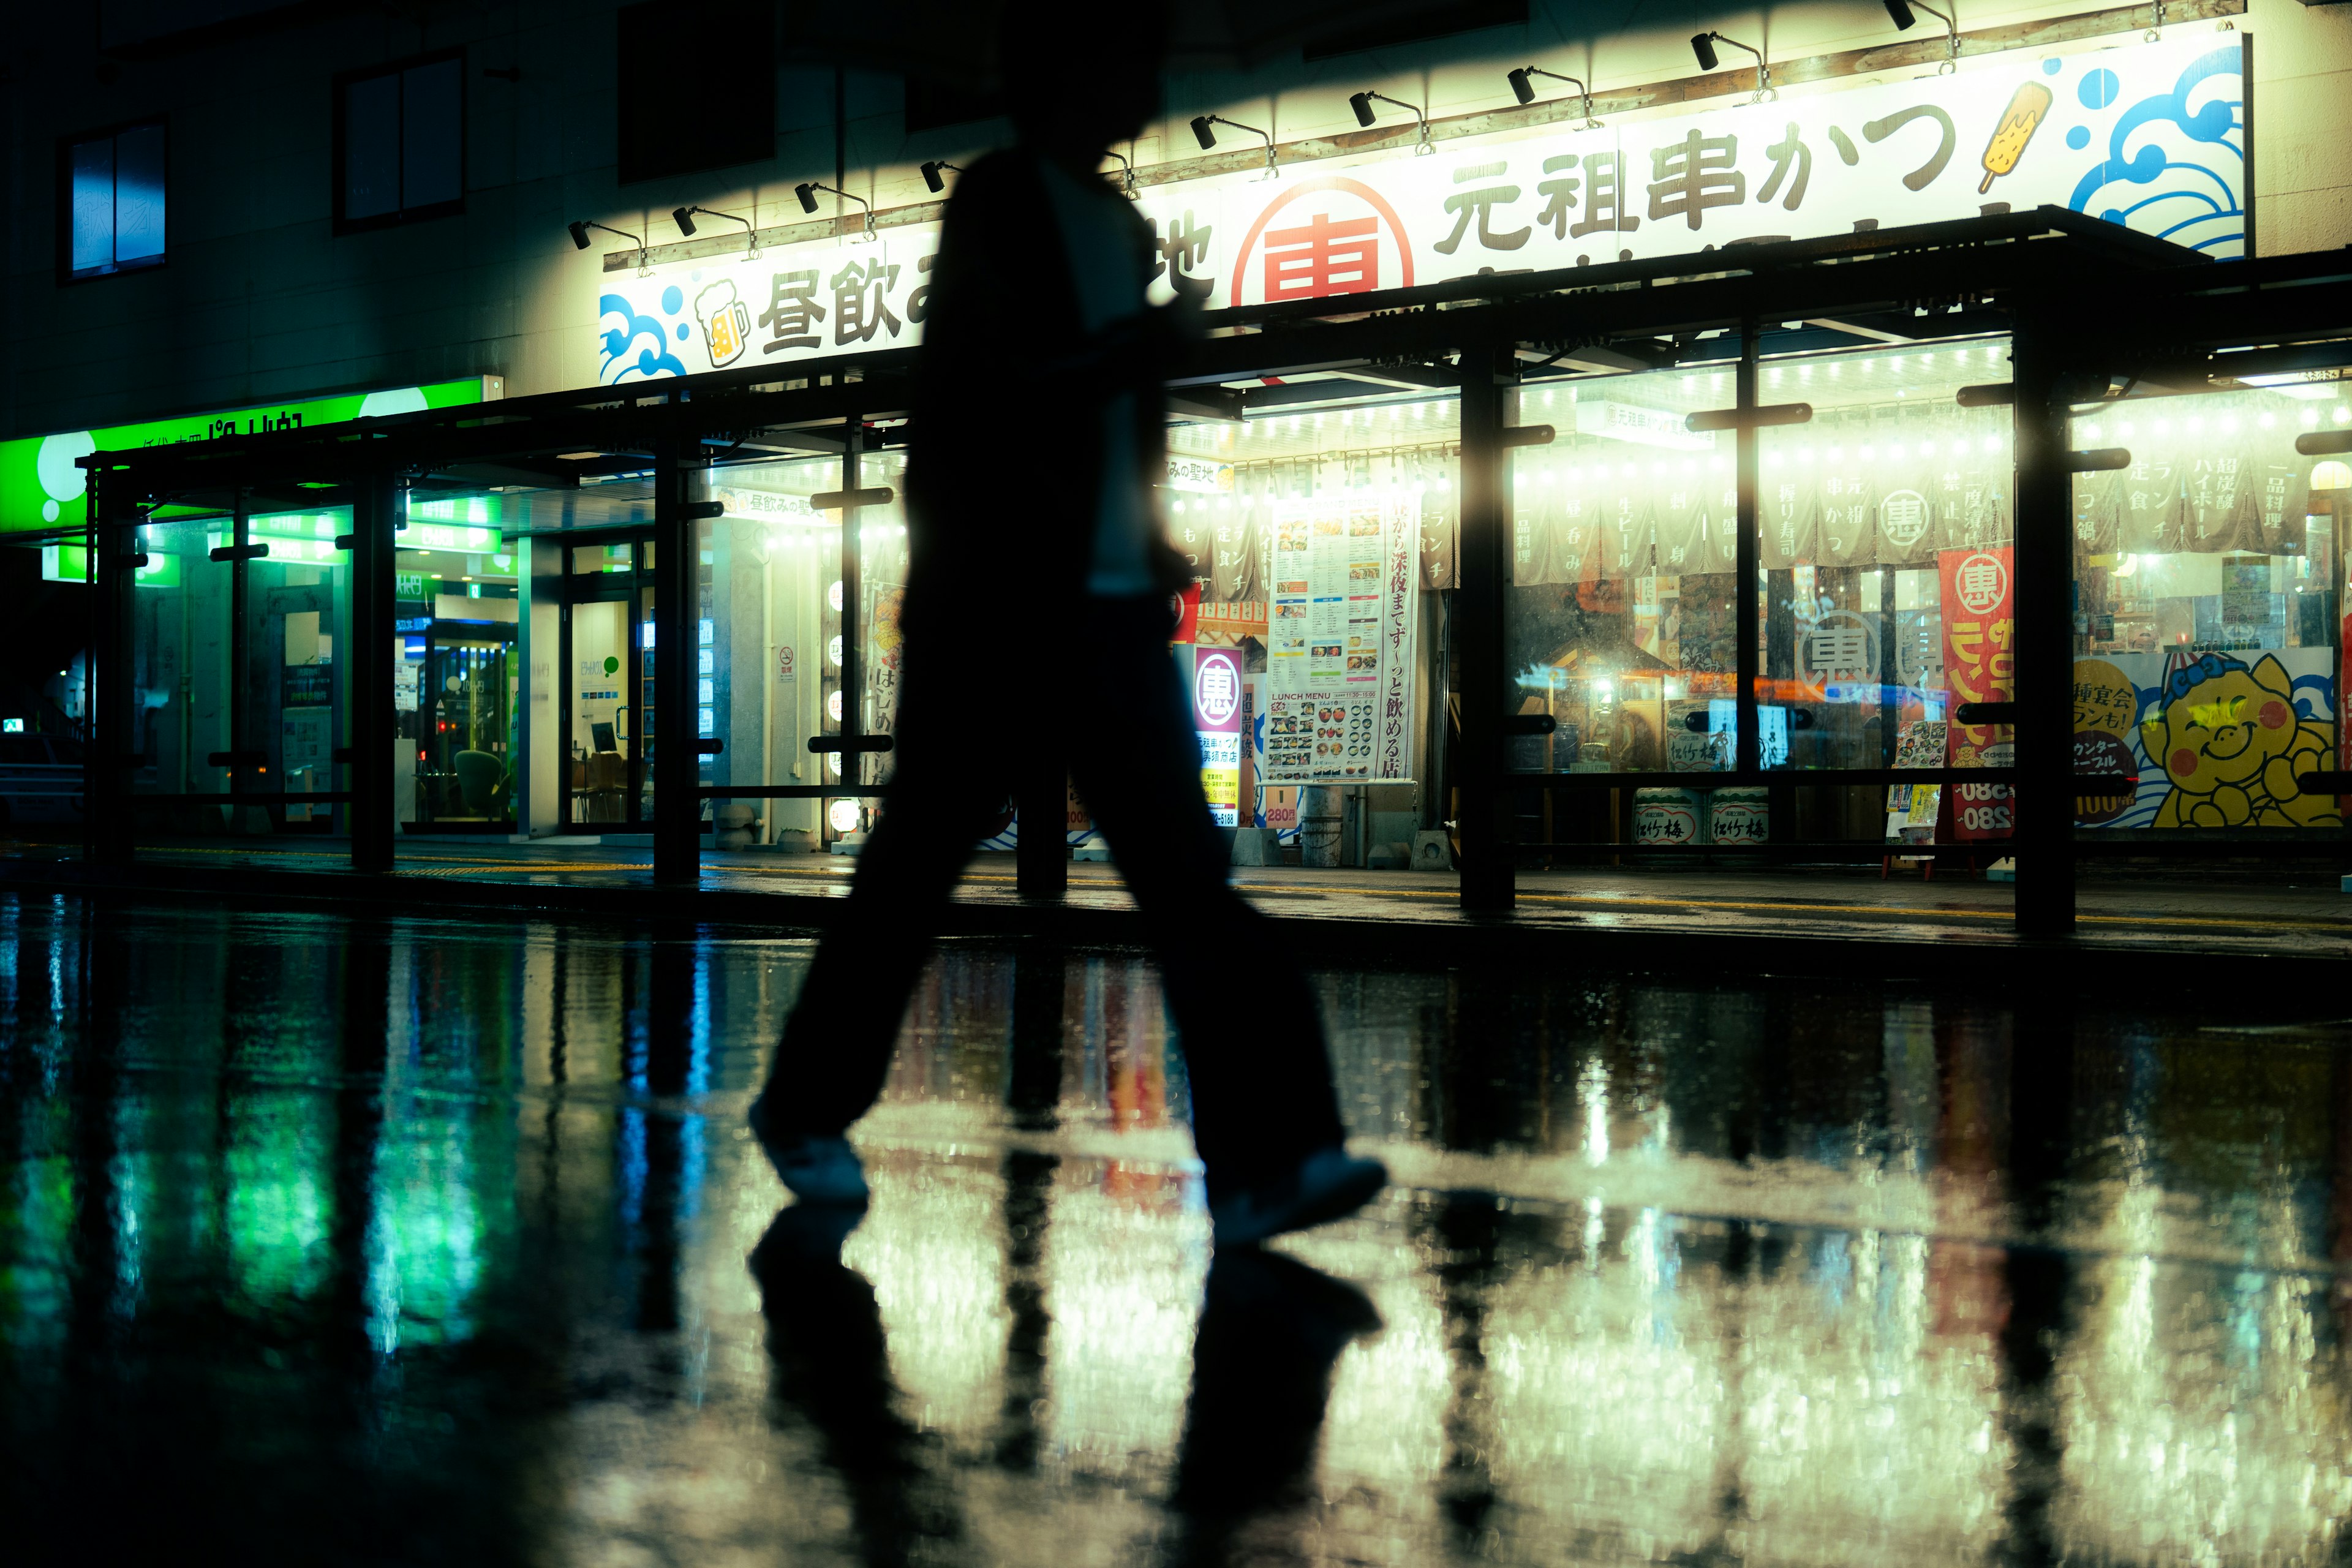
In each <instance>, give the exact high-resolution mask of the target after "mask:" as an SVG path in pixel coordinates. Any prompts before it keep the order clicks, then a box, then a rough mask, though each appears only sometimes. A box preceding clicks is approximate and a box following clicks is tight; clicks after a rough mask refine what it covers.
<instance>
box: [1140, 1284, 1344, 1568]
mask: <svg viewBox="0 0 2352 1568" xmlns="http://www.w3.org/2000/svg"><path fill="white" fill-rule="evenodd" d="M1380 1326H1381V1316H1380V1314H1379V1313H1378V1312H1377V1311H1375V1310H1373V1309H1372V1304H1371V1302H1370V1300H1367V1299H1366V1298H1365V1296H1364V1293H1363V1292H1362V1291H1360V1290H1359V1289H1356V1288H1355V1287H1354V1286H1353V1285H1349V1284H1346V1283H1344V1282H1342V1281H1340V1280H1338V1279H1332V1278H1331V1277H1330V1276H1329V1275H1328V1274H1323V1273H1319V1272H1318V1271H1317V1270H1315V1269H1312V1268H1308V1267H1307V1265H1305V1264H1304V1263H1301V1262H1299V1261H1298V1260H1297V1258H1287V1257H1285V1256H1283V1255H1282V1254H1280V1253H1276V1252H1260V1251H1256V1250H1254V1249H1245V1250H1238V1251H1225V1252H1220V1253H1218V1254H1217V1256H1216V1260H1215V1261H1214V1262H1213V1264H1212V1265H1211V1266H1210V1268H1209V1287H1208V1291H1207V1300H1206V1302H1205V1304H1204V1305H1203V1306H1202V1311H1201V1330H1200V1333H1199V1335H1198V1336H1197V1337H1196V1338H1195V1339H1194V1341H1193V1343H1192V1405H1191V1406H1190V1407H1189V1408H1188V1409H1187V1410H1186V1412H1185V1415H1184V1441H1183V1447H1182V1448H1181V1450H1180V1451H1179V1452H1178V1455H1177V1459H1176V1490H1175V1495H1174V1496H1172V1497H1171V1498H1170V1499H1169V1507H1170V1509H1171V1510H1172V1511H1174V1512H1175V1513H1176V1515H1177V1516H1178V1517H1179V1518H1180V1519H1181V1521H1183V1537H1182V1549H1181V1551H1180V1552H1178V1553H1177V1560H1178V1561H1179V1562H1182V1563H1224V1562H1226V1561H1228V1560H1229V1559H1231V1558H1234V1557H1251V1556H1255V1555H1256V1554H1257V1553H1258V1552H1261V1551H1263V1552H1265V1554H1266V1555H1267V1556H1269V1557H1287V1556H1288V1553H1286V1552H1282V1551H1280V1550H1279V1546H1278V1542H1275V1541H1268V1540H1264V1539H1260V1538H1262V1537H1265V1536H1268V1535H1279V1534H1281V1533H1283V1532H1284V1531H1285V1530H1286V1526H1290V1525H1296V1524H1297V1523H1300V1522H1303V1521H1300V1520H1299V1519H1298V1518H1297V1514H1298V1513H1299V1512H1300V1510H1303V1508H1304V1507H1305V1505H1306V1504H1307V1502H1308V1501H1309V1500H1310V1499H1309V1495H1308V1490H1307V1479H1308V1474H1309V1471H1310V1470H1311V1469H1312V1468H1313V1466H1314V1462H1315V1447H1316V1442H1317V1440H1318V1438H1319V1437H1320V1436H1321V1435H1322V1431H1323V1415H1324V1409H1325V1406H1326V1405H1328V1402H1329V1400H1330V1397H1331V1371H1332V1368H1333V1367H1335V1366H1336V1365H1337V1364H1338V1363H1339V1352H1341V1351H1343V1350H1346V1349H1347V1348H1348V1345H1349V1342H1350V1341H1352V1340H1355V1339H1357V1338H1359V1337H1360V1336H1361V1335H1364V1334H1368V1333H1370V1332H1372V1331H1374V1330H1376V1329H1378V1328H1379V1327H1380Z"/></svg>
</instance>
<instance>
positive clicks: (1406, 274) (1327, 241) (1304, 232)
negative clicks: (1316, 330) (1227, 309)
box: [1230, 174, 1412, 305]
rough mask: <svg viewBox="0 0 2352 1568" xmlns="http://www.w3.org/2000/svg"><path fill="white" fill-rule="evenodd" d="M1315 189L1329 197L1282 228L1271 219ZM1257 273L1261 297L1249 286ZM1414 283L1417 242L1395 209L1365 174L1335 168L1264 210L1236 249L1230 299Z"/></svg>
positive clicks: (1313, 295) (1319, 294)
mask: <svg viewBox="0 0 2352 1568" xmlns="http://www.w3.org/2000/svg"><path fill="white" fill-rule="evenodd" d="M1312 195H1320V196H1322V197H1323V198H1324V199H1323V200H1321V201H1317V202H1308V203H1307V208H1312V209H1313V210H1311V211H1309V210H1306V209H1301V210H1300V211H1298V212H1297V213H1294V214H1292V215H1291V216H1290V218H1289V220H1288V221H1286V222H1285V223H1283V224H1282V225H1281V226H1279V227H1270V225H1272V224H1273V223H1274V220H1275V218H1276V216H1277V215H1279V214H1281V213H1282V212H1283V211H1284V210H1285V209H1286V208H1288V207H1290V206H1291V205H1293V204H1294V203H1297V202H1300V201H1302V200H1304V198H1306V197H1307V196H1312ZM1261 241H1263V244H1261V243H1260V242H1261ZM1253 258H1256V262H1257V266H1258V270H1257V271H1256V272H1255V273H1253V272H1252V270H1251V266H1252V260H1253ZM1391 268H1393V273H1392V274H1391ZM1253 278H1255V279H1256V280H1257V285H1258V287H1257V289H1255V293H1256V294H1257V295H1258V296H1259V300H1248V299H1247V298H1246V294H1247V293H1248V292H1249V290H1247V289H1245V285H1247V284H1248V283H1249V282H1250V281H1251V279H1253ZM1410 288H1412V241H1411V240H1410V239H1408V238H1406V237H1405V232H1404V222H1403V220H1402V219H1401V218H1399V217H1398V216H1397V213H1396V208H1394V207H1392V206H1391V205H1389V203H1388V198H1387V197H1385V196H1383V195H1381V194H1380V192H1378V191H1376V190H1374V189H1372V187H1371V186H1370V185H1368V184H1364V183H1363V182H1362V181H1360V180H1351V179H1349V178H1348V177H1347V176H1346V175H1344V174H1333V175H1330V176H1328V177H1327V178H1324V179H1320V180H1309V181H1307V183H1306V184H1303V185H1299V186H1297V188H1295V189H1293V190H1289V191H1286V192H1284V193H1283V194H1282V195H1280V196H1278V197H1276V199H1275V200H1274V201H1272V202H1269V203H1268V204H1266V208H1265V211H1264V212H1262V213H1260V214H1258V215H1257V221H1256V222H1255V223H1253V224H1252V225H1250V227H1249V233H1248V234H1247V235H1246V236H1244V237H1243V239H1242V244H1241V248H1240V249H1239V250H1238V251H1236V252H1235V253H1234V287H1233V294H1232V299H1231V301H1230V302H1231V303H1233V304H1235V305H1240V304H1244V303H1257V302H1260V301H1261V300H1262V301H1263V302H1264V303H1265V304H1269V305H1271V304H1276V303H1279V302H1280V301H1282V300H1321V299H1326V298H1328V297H1329V296H1331V295H1334V294H1369V293H1371V292H1372V291H1373V290H1375V289H1410Z"/></svg>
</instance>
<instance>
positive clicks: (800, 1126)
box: [754, 659, 1002, 1138]
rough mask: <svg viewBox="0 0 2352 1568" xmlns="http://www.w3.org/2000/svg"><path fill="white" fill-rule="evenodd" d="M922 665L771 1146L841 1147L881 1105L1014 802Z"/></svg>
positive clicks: (794, 1030)
mask: <svg viewBox="0 0 2352 1568" xmlns="http://www.w3.org/2000/svg"><path fill="white" fill-rule="evenodd" d="M916 662H917V661H915V660H913V659H910V660H909V665H910V668H909V671H908V685H907V687H906V688H905V697H904V700H902V702H901V704H900V708H899V724H898V731H897V733H898V740H899V751H898V759H899V761H898V771H897V773H895V775H894V776H893V779H892V782H891V794H890V796H889V798H888V801H887V804H886V805H884V807H883V811H882V817H881V820H880V821H879V822H878V823H877V824H876V825H875V828H874V831H873V833H872V835H871V836H870V837H868V838H867V839H866V847H865V848H864V849H863V850H862V851H861V852H860V853H859V855H858V861H857V870H856V876H855V878H854V879H852V881H851V883H850V889H849V897H848V898H847V899H846V900H845V901H844V907H843V909H842V911H841V919H840V921H838V922H837V923H836V924H835V926H834V927H833V928H832V929H831V930H830V931H826V932H825V934H824V938H823V939H822V940H821V941H819V942H818V943H817V950H816V956H815V958H814V960H813V961H812V962H811V963H810V965H809V972H808V977H807V979H806V980H805V981H803V983H802V985H801V993H800V996H799V998H798V1000H797V1001H796V1002H795V1003H794V1004H793V1012H792V1016H791V1017H790V1018H789V1019H787V1020H786V1021H785V1024H784V1033H783V1038H782V1041H781V1042H780V1043H779V1044H778V1046H777V1047H776V1055H775V1059H774V1060H773V1061H772V1063H771V1064H770V1067H769V1071H768V1082H767V1086H766V1088H764V1089H762V1090H761V1094H760V1099H759V1101H758V1103H757V1105H756V1106H755V1108H754V1125H755V1127H757V1128H758V1130H759V1131H760V1132H761V1136H762V1137H768V1138H787V1137H819V1138H830V1137H837V1136H839V1135H840V1134H841V1133H842V1132H843V1131H845V1130H846V1129H847V1128H848V1126H849V1124H850V1123H851V1122H853V1121H856V1120H857V1119H858V1118H859V1117H860V1116H863V1115H864V1114H865V1113H866V1109H867V1108H868V1107H869V1106H871V1105H872V1104H873V1103H874V1100H875V1098H876V1096H877V1095H878V1094H880V1093H881V1091H882V1080H883V1078H884V1076H885V1075H886V1074H887V1072H888V1070H889V1066H890V1050H891V1047H892V1046H893V1045H895V1044H896V1043H897V1040H898V1027H899V1025H900V1024H901V1023H902V1022H903V1021H904V1020H905V1017H906V1013H907V1002H908V998H909V997H910V996H911V995H912V994H914V989H915V983H916V981H917V980H918V979H919V978H920V976H921V974H922V970H923V963H924V961H925V960H926V959H927V958H928V957H929V954H930V951H931V940H932V932H933V930H934V928H935V926H936V925H937V923H938V920H939V913H940V909H941V908H942V907H943V906H944V905H945V904H946V902H947V900H948V895H949V894H950V892H951V891H953V890H954V888H955V884H956V881H957V879H959V878H960V877H961V875H962V874H963V868H964V866H965V864H966V862H967V861H968V860H969V859H970V858H971V851H972V846H973V845H974V844H976V843H977V842H979V840H980V837H981V836H982V833H984V832H985V831H986V830H987V826H988V821H989V816H990V813H991V812H992V810H993V809H994V808H995V806H996V805H997V804H998V802H997V799H996V798H995V797H996V796H997V795H1001V793H1002V790H1001V787H1000V786H998V785H997V784H994V783H992V770H991V769H990V768H988V767H987V766H986V765H985V763H975V761H974V752H973V751H972V749H971V748H970V747H967V746H964V745H962V744H961V743H960V742H959V741H958V738H957V737H958V730H957V727H956V723H955V720H954V717H953V709H952V706H951V702H952V698H951V696H950V694H948V693H945V692H941V691H940V690H939V686H940V682H938V681H935V680H924V681H923V683H922V684H921V685H917V684H916V681H917V680H918V679H920V678H919V677H918V676H917V675H916V673H915V671H914V668H912V666H913V665H914V664H915V663H916Z"/></svg>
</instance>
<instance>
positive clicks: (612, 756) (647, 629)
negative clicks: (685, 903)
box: [561, 534, 655, 833]
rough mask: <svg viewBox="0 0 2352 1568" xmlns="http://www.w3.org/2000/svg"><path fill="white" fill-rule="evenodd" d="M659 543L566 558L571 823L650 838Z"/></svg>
mask: <svg viewBox="0 0 2352 1568" xmlns="http://www.w3.org/2000/svg"><path fill="white" fill-rule="evenodd" d="M654 569H655V563H654V542H653V540H652V538H651V537H650V536H648V535H645V534H635V535H630V536H627V537H624V538H617V539H605V540H601V541H599V542H595V543H591V544H576V545H573V546H572V547H571V548H569V549H568V550H567V551H566V552H565V560H564V575H563V647H562V658H561V662H562V670H563V679H562V700H563V709H564V713H565V715H566V717H565V720H564V731H563V742H564V746H565V752H566V754H565V761H564V766H563V769H562V779H563V792H564V796H565V804H564V807H563V822H564V826H566V828H567V829H569V830H571V831H573V832H589V833H593V832H595V831H598V830H599V829H603V830H605V831H622V832H650V831H651V830H652V827H653V819H654V771H653V760H654V759H653V724H654V703H653V696H654V637H655V633H654V618H653V617H654Z"/></svg>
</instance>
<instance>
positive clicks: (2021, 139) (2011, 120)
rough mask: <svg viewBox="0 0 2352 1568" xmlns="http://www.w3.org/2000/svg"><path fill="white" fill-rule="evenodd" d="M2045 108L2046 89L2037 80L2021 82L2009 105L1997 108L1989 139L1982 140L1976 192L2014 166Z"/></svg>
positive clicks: (2047, 101) (1983, 190)
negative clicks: (1981, 173) (1981, 167)
mask: <svg viewBox="0 0 2352 1568" xmlns="http://www.w3.org/2000/svg"><path fill="white" fill-rule="evenodd" d="M2049 112H2050V89H2048V88H2046V87H2044V86H2042V84H2041V83H2040V82H2038V81H2029V82H2027V83H2025V84H2024V85H2023V86H2021V87H2020V88H2019V89H2017V91H2016V92H2015V93H2014V94H2012V95H2011V98H2010V100H2009V107H2008V108H2007V109H2004V110H2001V111H2000V124H1999V125H1996V126H1994V127H1993V131H1992V140H1991V141H1990V142H1986V143H1985V151H1984V168H1985V177H1984V184H1980V185H1979V186H1978V187H1977V195H1984V194H1985V193H1986V192H1987V191H1989V190H1990V189H1992V183H1993V181H1994V180H1996V179H1998V178H1999V177H2000V176H2001V175H2003V174H2008V173H2009V172H2010V171H2011V170H2013V169H2015V168H2016V167H2017V161H2018V159H2020V158H2021V157H2023V156H2024V155H2025V144H2026V143H2027V142H2031V141H2032V140H2033V132H2034V129H2035V128H2036V127H2037V126H2039V125H2040V124H2041V123H2042V116H2043V115H2045V114H2047V113H2049Z"/></svg>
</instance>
